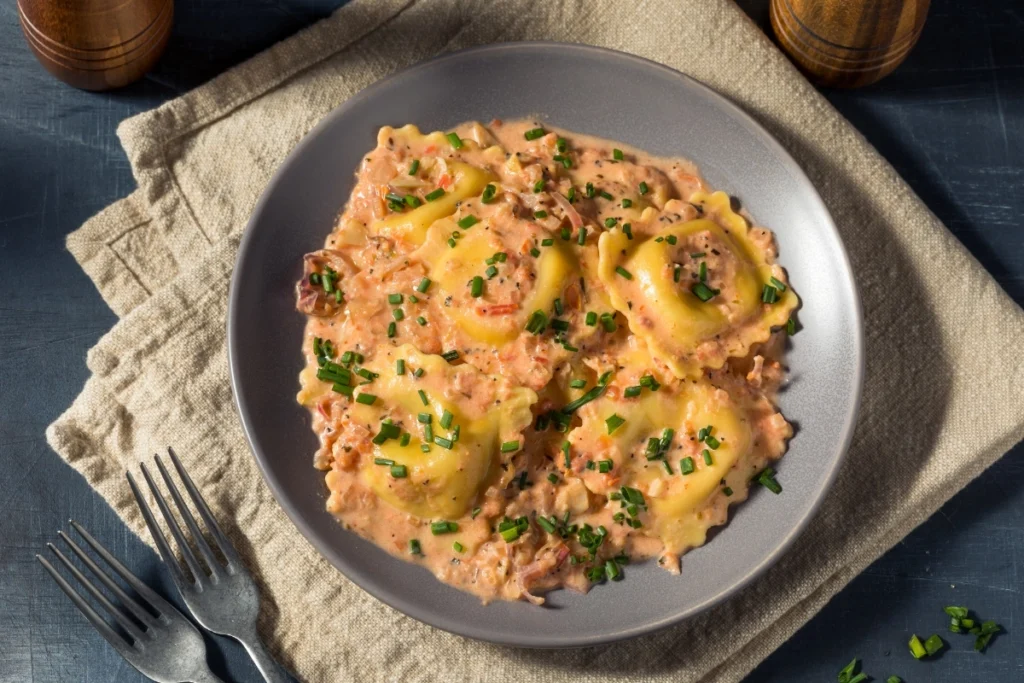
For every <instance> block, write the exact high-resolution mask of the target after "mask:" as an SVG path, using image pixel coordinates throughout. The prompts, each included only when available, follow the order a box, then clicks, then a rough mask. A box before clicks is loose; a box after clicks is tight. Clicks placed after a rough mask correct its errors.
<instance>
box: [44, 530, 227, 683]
mask: <svg viewBox="0 0 1024 683" xmlns="http://www.w3.org/2000/svg"><path fill="white" fill-rule="evenodd" d="M70 524H71V526H72V527H74V529H75V531H77V532H78V533H79V535H80V536H81V537H82V538H84V539H85V541H86V543H88V544H89V545H90V546H91V547H92V549H93V550H94V551H96V554H97V555H99V556H100V557H102V558H103V560H104V562H106V563H107V565H109V566H110V568H111V569H113V570H114V571H115V572H117V574H118V575H119V576H120V577H121V578H122V579H124V580H125V582H127V583H128V585H129V586H131V587H132V588H133V589H134V590H135V592H136V593H138V595H139V596H140V597H141V598H142V599H143V600H145V601H146V602H148V603H149V606H150V607H151V608H152V609H153V610H154V611H155V612H156V615H155V616H154V615H153V614H151V613H150V611H149V610H147V609H146V608H145V607H143V606H142V605H141V604H139V602H138V601H137V600H135V599H134V598H132V597H131V596H129V595H128V594H127V593H125V592H124V590H122V589H121V587H120V586H118V585H117V584H116V583H115V582H114V581H113V580H112V579H111V578H110V577H109V576H107V574H106V573H105V572H104V571H103V570H102V569H101V568H100V567H99V566H98V565H97V564H96V563H95V562H94V561H93V560H92V558H90V557H89V556H88V555H87V554H86V553H85V551H84V550H82V549H81V548H80V547H79V546H78V544H77V543H75V542H74V541H73V540H71V538H69V537H68V536H67V535H66V534H65V533H64V532H63V531H58V532H57V535H58V536H60V538H61V540H63V541H64V542H65V543H67V545H68V547H70V548H71V550H72V551H74V553H75V555H77V556H78V557H79V559H80V560H81V561H82V563H83V564H84V565H85V566H86V567H88V568H89V571H90V572H92V573H93V575H94V576H95V577H96V578H97V579H99V582H100V583H102V584H103V585H104V586H105V587H106V588H107V589H108V590H109V591H110V592H111V593H113V594H114V595H115V596H116V597H117V599H118V600H119V601H120V602H121V604H122V605H124V607H125V608H127V610H128V611H129V612H131V613H132V615H133V616H134V617H135V618H136V619H138V623H141V624H142V628H140V627H139V625H138V623H136V622H134V621H132V620H131V619H130V618H129V617H128V615H126V614H125V613H124V611H122V610H120V609H118V608H117V607H116V606H115V605H114V604H113V603H111V602H110V600H109V599H107V597H106V596H105V595H104V594H103V593H102V592H101V591H100V590H99V589H98V588H97V587H96V586H95V584H93V583H92V582H91V581H90V580H89V578H88V577H87V576H85V574H83V573H82V572H81V571H80V570H79V569H78V568H77V567H75V565H73V564H72V563H71V560H69V559H68V558H67V556H66V555H64V553H62V552H61V551H60V550H59V549H58V548H57V547H56V546H55V545H54V544H52V543H47V544H46V547H48V548H49V549H50V550H52V551H53V554H54V555H56V556H57V559H58V560H60V563H61V564H63V565H64V567H65V568H67V570H68V571H69V572H70V573H71V575H72V576H73V577H75V579H76V580H77V581H78V583H80V584H82V586H83V587H84V588H85V590H86V592H88V593H89V595H91V596H92V597H93V599H95V600H96V602H98V603H99V604H100V605H102V606H103V608H104V609H105V610H107V612H109V613H110V615H111V616H112V617H113V618H114V621H116V622H117V623H118V625H119V626H120V627H121V628H122V629H124V631H125V632H126V633H127V634H128V636H129V638H128V639H126V638H125V637H124V635H122V634H121V633H118V632H117V631H115V630H114V629H113V628H112V627H111V626H110V624H109V623H107V621H106V619H104V618H103V617H102V616H100V614H99V613H98V612H97V611H96V610H95V609H94V608H93V607H92V605H90V604H89V602H88V601H87V600H86V599H85V598H83V597H82V596H81V594H79V592H78V591H76V590H75V588H74V587H73V586H72V585H71V584H70V583H68V581H67V580H66V579H65V578H64V577H63V576H61V575H60V573H59V572H58V571H57V570H56V569H55V568H54V567H53V565H52V564H50V562H49V561H48V560H47V559H46V558H45V557H43V556H42V555H36V559H37V560H39V562H40V563H41V564H42V565H43V567H45V568H46V571H48V572H49V573H50V575H51V576H52V577H53V580H54V581H56V582H57V585H58V586H60V589H61V590H62V591H64V592H65V593H66V594H67V596H68V597H69V598H71V602H73V603H75V607H77V608H78V609H79V610H81V612H82V614H84V615H85V618H86V619H88V620H89V621H90V622H91V623H92V625H93V626H95V627H96V630H97V631H99V632H100V635H102V636H103V637H104V638H105V639H106V640H107V642H108V643H110V644H111V646H113V648H114V649H115V650H117V651H118V652H119V653H120V654H121V656H122V657H124V658H125V659H126V660H127V661H128V663H129V664H131V665H132V666H134V667H135V668H136V669H138V670H139V671H140V672H142V673H143V674H145V675H146V676H149V677H150V678H152V679H153V680H154V681H157V682H158V683H182V682H183V681H191V682H192V683H222V681H221V680H220V679H219V678H217V677H216V676H214V675H213V673H212V672H211V671H210V669H209V667H207V665H206V644H205V643H204V642H203V636H202V635H201V634H200V633H199V629H197V628H196V627H195V626H193V625H192V622H190V621H189V620H188V619H186V618H185V616H184V615H183V614H182V613H181V612H179V611H178V610H176V609H175V608H174V606H173V605H171V604H170V603H169V602H167V601H166V600H164V599H163V598H161V597H160V596H159V595H157V594H156V593H155V592H154V591H153V590H152V589H151V588H150V587H149V586H147V585H146V584H144V583H142V581H140V580H139V579H138V577H136V576H135V575H134V574H132V573H131V572H130V571H128V569H127V568H126V567H125V566H124V565H123V564H121V563H120V562H118V561H117V559H116V558H115V557H114V556H113V555H111V554H110V553H109V552H108V551H107V549H106V548H104V547H103V546H102V545H100V544H99V542H98V541H97V540H96V539H94V538H93V537H92V536H91V535H89V533H88V532H87V531H86V530H85V529H83V528H82V527H81V525H79V524H78V522H76V521H74V520H70Z"/></svg>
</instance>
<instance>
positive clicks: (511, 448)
mask: <svg viewBox="0 0 1024 683" xmlns="http://www.w3.org/2000/svg"><path fill="white" fill-rule="evenodd" d="M518 450H519V442H518V441H506V442H504V443H502V444H501V452H502V453H514V452H516V451H518Z"/></svg>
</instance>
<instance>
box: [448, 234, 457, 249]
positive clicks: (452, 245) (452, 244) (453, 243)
mask: <svg viewBox="0 0 1024 683" xmlns="http://www.w3.org/2000/svg"><path fill="white" fill-rule="evenodd" d="M456 244H458V243H457V242H456V241H455V238H454V237H449V238H448V246H449V247H451V248H452V249H454V248H455V245H456Z"/></svg>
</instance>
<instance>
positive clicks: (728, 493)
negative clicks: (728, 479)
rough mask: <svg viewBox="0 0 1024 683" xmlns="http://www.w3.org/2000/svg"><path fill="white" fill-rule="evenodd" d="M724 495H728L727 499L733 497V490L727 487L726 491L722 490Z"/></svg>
mask: <svg viewBox="0 0 1024 683" xmlns="http://www.w3.org/2000/svg"><path fill="white" fill-rule="evenodd" d="M722 493H724V494H725V495H726V497H728V496H731V495H732V488H731V487H729V486H726V487H725V488H724V489H722Z"/></svg>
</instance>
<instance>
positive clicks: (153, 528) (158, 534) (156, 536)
mask: <svg viewBox="0 0 1024 683" xmlns="http://www.w3.org/2000/svg"><path fill="white" fill-rule="evenodd" d="M125 476H127V477H128V485H129V486H130V487H131V488H132V495H134V496H135V502H136V503H137V504H138V506H139V511H140V512H142V518H143V519H145V520H146V526H147V527H149V535H150V536H152V537H153V541H154V542H155V543H156V547H157V550H159V551H160V557H162V558H163V560H164V564H166V565H167V566H168V567H169V568H170V570H171V578H172V579H174V585H176V586H178V587H179V588H181V587H182V586H183V585H185V584H187V583H188V582H187V581H186V579H185V574H184V572H182V570H181V565H180V564H178V558H176V557H175V556H174V553H173V552H172V551H171V547H170V546H169V545H168V544H167V538H166V537H165V536H164V532H163V531H161V530H160V527H159V526H158V525H157V523H156V520H155V519H154V518H153V511H152V510H150V509H149V503H147V502H146V499H145V498H143V497H142V492H141V491H139V486H138V484H136V483H135V477H133V476H132V473H131V472H125ZM159 498H160V496H157V499H158V500H159Z"/></svg>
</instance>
